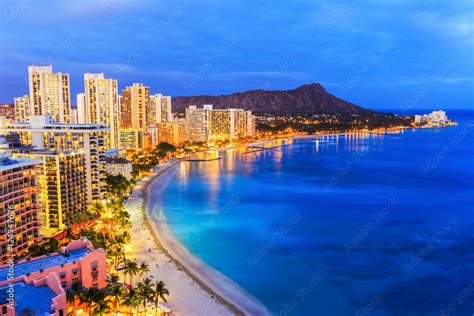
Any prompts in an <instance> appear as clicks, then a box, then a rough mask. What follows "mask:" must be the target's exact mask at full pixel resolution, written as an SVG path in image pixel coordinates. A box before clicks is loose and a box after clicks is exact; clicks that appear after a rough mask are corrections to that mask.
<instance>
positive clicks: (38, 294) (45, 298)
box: [0, 281, 57, 315]
mask: <svg viewBox="0 0 474 316" xmlns="http://www.w3.org/2000/svg"><path fill="white" fill-rule="evenodd" d="M8 288H9V285H5V286H2V287H0V304H2V303H6V302H7V301H6V299H7V297H8V293H7V292H6V291H7V290H8ZM14 289H15V292H14V293H15V311H16V314H17V315H49V314H51V312H52V310H51V304H52V300H53V298H55V297H56V296H57V295H56V293H54V292H53V291H52V290H51V289H50V288H49V287H48V286H47V285H42V286H38V287H36V286H34V285H28V284H26V283H25V282H23V281H22V282H17V283H15V285H14Z"/></svg>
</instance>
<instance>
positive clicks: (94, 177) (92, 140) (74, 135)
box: [0, 116, 110, 204]
mask: <svg viewBox="0 0 474 316" xmlns="http://www.w3.org/2000/svg"><path fill="white" fill-rule="evenodd" d="M109 131H110V129H109V128H108V127H107V126H106V125H104V124H66V123H56V122H53V121H52V118H51V116H30V121H29V122H28V123H12V124H10V125H9V126H8V128H6V129H0V132H9V133H13V134H17V135H19V137H20V142H21V145H24V146H28V145H30V146H33V147H34V148H35V149H36V150H53V151H64V150H69V151H79V152H82V153H83V154H84V160H85V164H84V171H85V181H86V188H87V190H86V193H87V202H88V204H92V203H95V202H100V201H101V200H102V199H103V198H104V197H105V187H104V185H103V183H102V181H103V180H104V179H105V169H104V168H105V167H104V163H105V150H106V146H105V137H106V136H107V132H109Z"/></svg>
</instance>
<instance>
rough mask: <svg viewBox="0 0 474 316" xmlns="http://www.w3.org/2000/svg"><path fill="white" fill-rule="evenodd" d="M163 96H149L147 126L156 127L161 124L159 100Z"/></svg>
mask: <svg viewBox="0 0 474 316" xmlns="http://www.w3.org/2000/svg"><path fill="white" fill-rule="evenodd" d="M162 97H163V95H161V94H159V93H157V94H152V95H150V102H149V103H148V115H147V119H148V126H156V124H158V123H161V98H162Z"/></svg>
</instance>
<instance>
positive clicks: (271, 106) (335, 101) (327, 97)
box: [172, 83, 375, 114]
mask: <svg viewBox="0 0 474 316" xmlns="http://www.w3.org/2000/svg"><path fill="white" fill-rule="evenodd" d="M204 104H212V105H213V106H214V108H216V109H223V108H243V109H246V110H251V111H253V112H268V113H274V114H287V113H327V114H330V113H345V114H367V113H374V112H375V111H372V110H369V109H366V108H363V107H361V106H358V105H356V104H354V103H351V102H348V101H345V100H343V99H340V98H338V97H336V96H334V95H332V94H330V93H329V92H327V91H326V89H325V88H324V87H323V86H322V85H321V84H320V83H310V84H304V85H301V86H299V87H297V88H294V89H289V90H264V89H255V90H248V91H244V92H236V93H233V94H227V95H218V96H211V95H200V96H178V97H173V99H172V106H173V111H177V112H184V109H185V108H187V107H188V106H189V105H197V106H203V105H204Z"/></svg>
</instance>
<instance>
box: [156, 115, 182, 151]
mask: <svg viewBox="0 0 474 316" xmlns="http://www.w3.org/2000/svg"><path fill="white" fill-rule="evenodd" d="M158 139H159V141H160V142H167V143H170V144H173V145H180V144H182V143H184V142H185V141H186V120H184V119H182V120H175V121H173V122H166V123H160V124H158Z"/></svg>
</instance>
